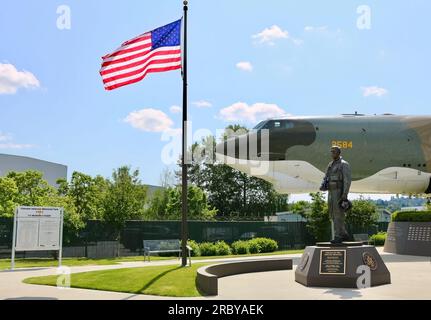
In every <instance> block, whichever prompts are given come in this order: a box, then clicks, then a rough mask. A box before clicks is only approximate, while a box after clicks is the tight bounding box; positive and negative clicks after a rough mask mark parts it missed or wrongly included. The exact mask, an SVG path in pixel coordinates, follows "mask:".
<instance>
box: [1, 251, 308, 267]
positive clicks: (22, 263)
mask: <svg viewBox="0 0 431 320" xmlns="http://www.w3.org/2000/svg"><path fill="white" fill-rule="evenodd" d="M302 252H304V250H283V251H276V252H270V253H258V254H247V255H245V254H244V255H229V256H209V257H192V260H197V261H199V260H204V259H221V258H242V257H252V256H266V255H280V254H295V253H302ZM170 259H171V260H172V259H176V258H175V257H159V256H152V257H151V261H156V260H170ZM128 261H144V258H143V257H142V256H134V257H121V258H109V259H87V258H65V259H63V263H62V264H63V265H64V266H69V267H74V266H89V265H115V264H118V263H119V262H128ZM56 266H58V261H56V260H53V259H45V258H40V259H16V260H15V268H43V267H56ZM9 268H10V259H0V270H5V269H9Z"/></svg>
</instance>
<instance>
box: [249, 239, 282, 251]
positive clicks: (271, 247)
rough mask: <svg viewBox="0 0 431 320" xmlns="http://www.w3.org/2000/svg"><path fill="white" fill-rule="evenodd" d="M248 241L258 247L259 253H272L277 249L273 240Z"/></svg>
mask: <svg viewBox="0 0 431 320" xmlns="http://www.w3.org/2000/svg"><path fill="white" fill-rule="evenodd" d="M250 241H253V242H256V243H257V244H258V245H259V247H260V250H259V252H274V251H276V250H277V249H278V244H277V241H275V240H273V239H269V238H254V239H252V240H250ZM250 252H251V251H250Z"/></svg>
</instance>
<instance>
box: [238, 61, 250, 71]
mask: <svg viewBox="0 0 431 320" xmlns="http://www.w3.org/2000/svg"><path fill="white" fill-rule="evenodd" d="M236 67H237V68H238V69H239V70H242V71H248V72H251V71H253V65H252V64H251V63H250V62H248V61H240V62H238V63H237V64H236Z"/></svg>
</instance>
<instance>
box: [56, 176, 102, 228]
mask: <svg viewBox="0 0 431 320" xmlns="http://www.w3.org/2000/svg"><path fill="white" fill-rule="evenodd" d="M58 184H59V194H61V195H67V196H69V197H70V198H71V199H72V201H73V204H74V206H75V208H76V213H77V214H78V215H79V216H80V217H81V219H82V220H83V221H87V220H90V219H101V218H102V216H103V201H104V198H105V196H106V192H107V189H108V182H107V181H106V179H104V178H103V177H101V176H96V177H95V178H93V177H91V176H89V175H86V174H84V173H81V172H77V171H75V172H74V173H73V174H72V178H71V181H70V183H68V182H67V180H65V179H61V180H59V181H58Z"/></svg>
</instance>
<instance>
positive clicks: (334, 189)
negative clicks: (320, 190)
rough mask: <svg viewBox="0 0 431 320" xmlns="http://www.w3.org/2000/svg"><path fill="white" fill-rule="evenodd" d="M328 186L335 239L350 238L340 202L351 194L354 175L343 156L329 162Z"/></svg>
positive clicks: (326, 177) (330, 215)
mask: <svg viewBox="0 0 431 320" xmlns="http://www.w3.org/2000/svg"><path fill="white" fill-rule="evenodd" d="M325 179H327V188H328V210H329V217H330V218H331V220H332V221H333V224H334V236H335V240H342V241H344V240H348V239H349V234H348V233H347V230H346V224H345V216H346V214H345V211H344V210H343V209H342V208H340V206H339V202H340V200H342V199H347V196H348V194H349V189H350V184H351V182H352V175H351V170H350V165H349V163H348V162H347V161H345V160H344V159H343V158H342V157H341V156H340V157H339V158H338V159H337V160H334V161H332V162H330V163H329V165H328V169H327V170H326V175H325Z"/></svg>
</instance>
